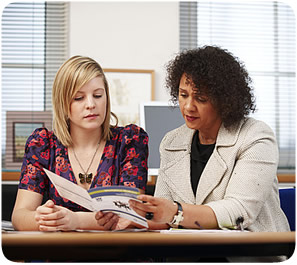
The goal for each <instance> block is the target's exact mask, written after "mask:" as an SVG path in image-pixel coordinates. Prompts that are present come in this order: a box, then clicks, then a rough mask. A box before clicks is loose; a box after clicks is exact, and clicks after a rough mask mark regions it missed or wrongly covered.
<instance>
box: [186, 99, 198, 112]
mask: <svg viewBox="0 0 297 265" xmlns="http://www.w3.org/2000/svg"><path fill="white" fill-rule="evenodd" d="M194 101H195V99H194V98H193V97H192V96H189V97H188V98H187V99H186V102H185V105H184V107H185V110H187V111H188V112H191V111H195V110H196V107H195V104H194Z"/></svg>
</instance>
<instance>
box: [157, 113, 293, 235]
mask: <svg viewBox="0 0 297 265" xmlns="http://www.w3.org/2000/svg"><path fill="white" fill-rule="evenodd" d="M194 132H195V130H192V129H189V128H188V127H187V126H186V125H183V126H181V127H179V128H177V129H175V130H173V131H170V132H169V133H167V134H166V135H165V137H164V138H163V140H162V142H161V145H160V158H161V166H160V170H159V176H158V179H157V183H156V191H155V196H156V197H163V198H167V199H169V200H175V201H179V202H184V203H188V204H197V205H200V204H205V205H208V206H210V207H211V208H212V209H213V211H214V213H215V215H216V218H217V221H218V224H219V226H220V227H221V228H223V227H230V226H235V225H236V220H237V218H238V217H241V216H242V217H243V218H244V223H243V225H244V227H245V228H246V229H248V230H250V231H263V232H264V231H290V228H289V224H288V222H287V219H286V217H285V214H284V213H283V211H282V210H281V208H280V202H279V193H278V181H277V176H276V172H277V164H278V148H277V143H276V140H275V136H274V134H273V132H272V130H271V129H270V128H269V127H268V126H267V125H266V124H265V123H264V122H261V121H257V120H255V119H253V118H247V119H245V120H244V121H242V122H241V123H240V124H239V126H238V127H236V128H235V129H233V130H232V131H228V130H226V129H225V128H224V126H221V128H220V130H219V133H218V137H217V141H216V145H215V149H214V151H213V154H212V155H211V157H210V158H209V161H208V163H207V164H206V166H205V169H204V171H203V173H202V175H201V178H200V181H199V184H198V188H197V193H196V196H195V195H194V193H193V190H192V186H191V179H190V178H191V175H190V160H191V158H190V153H191V143H192V138H193V135H194Z"/></svg>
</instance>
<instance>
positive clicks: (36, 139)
mask: <svg viewBox="0 0 297 265" xmlns="http://www.w3.org/2000/svg"><path fill="white" fill-rule="evenodd" d="M52 139H56V136H55V135H54V133H53V131H49V130H48V129H47V128H37V129H35V130H34V131H33V132H32V134H31V135H30V136H29V138H28V140H27V144H31V145H40V144H41V145H43V144H45V142H48V141H50V140H52Z"/></svg>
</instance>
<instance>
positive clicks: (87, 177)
mask: <svg viewBox="0 0 297 265" xmlns="http://www.w3.org/2000/svg"><path fill="white" fill-rule="evenodd" d="M99 145H100V141H99V143H98V145H97V148H96V151H95V153H94V155H93V157H92V160H91V162H90V164H89V167H88V169H87V170H86V171H85V170H84V169H83V167H82V165H81V163H80V162H79V160H78V158H77V156H76V154H75V151H74V148H73V154H74V157H75V159H76V161H77V163H78V164H79V166H80V168H81V170H82V171H83V172H84V173H78V177H79V181H80V183H81V184H84V183H85V182H86V183H88V184H90V183H91V182H92V177H93V174H92V173H90V174H88V172H89V169H90V167H91V165H92V163H93V161H94V158H95V155H96V153H97V151H98V148H99Z"/></svg>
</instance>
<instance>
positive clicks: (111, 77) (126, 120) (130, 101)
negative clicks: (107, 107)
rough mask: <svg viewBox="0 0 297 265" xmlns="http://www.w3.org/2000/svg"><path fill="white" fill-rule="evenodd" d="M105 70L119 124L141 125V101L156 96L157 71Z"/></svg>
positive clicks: (112, 106) (112, 108) (111, 100)
mask: <svg viewBox="0 0 297 265" xmlns="http://www.w3.org/2000/svg"><path fill="white" fill-rule="evenodd" d="M103 71H104V73H105V76H106V79H107V82H108V85H109V93H110V102H111V111H112V112H113V113H115V114H116V116H117V117H118V125H119V126H125V125H128V124H131V123H133V124H137V125H139V124H140V114H139V106H140V103H141V102H147V101H152V100H154V97H155V94H154V93H155V71H154V70H141V69H111V68H105V69H103Z"/></svg>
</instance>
